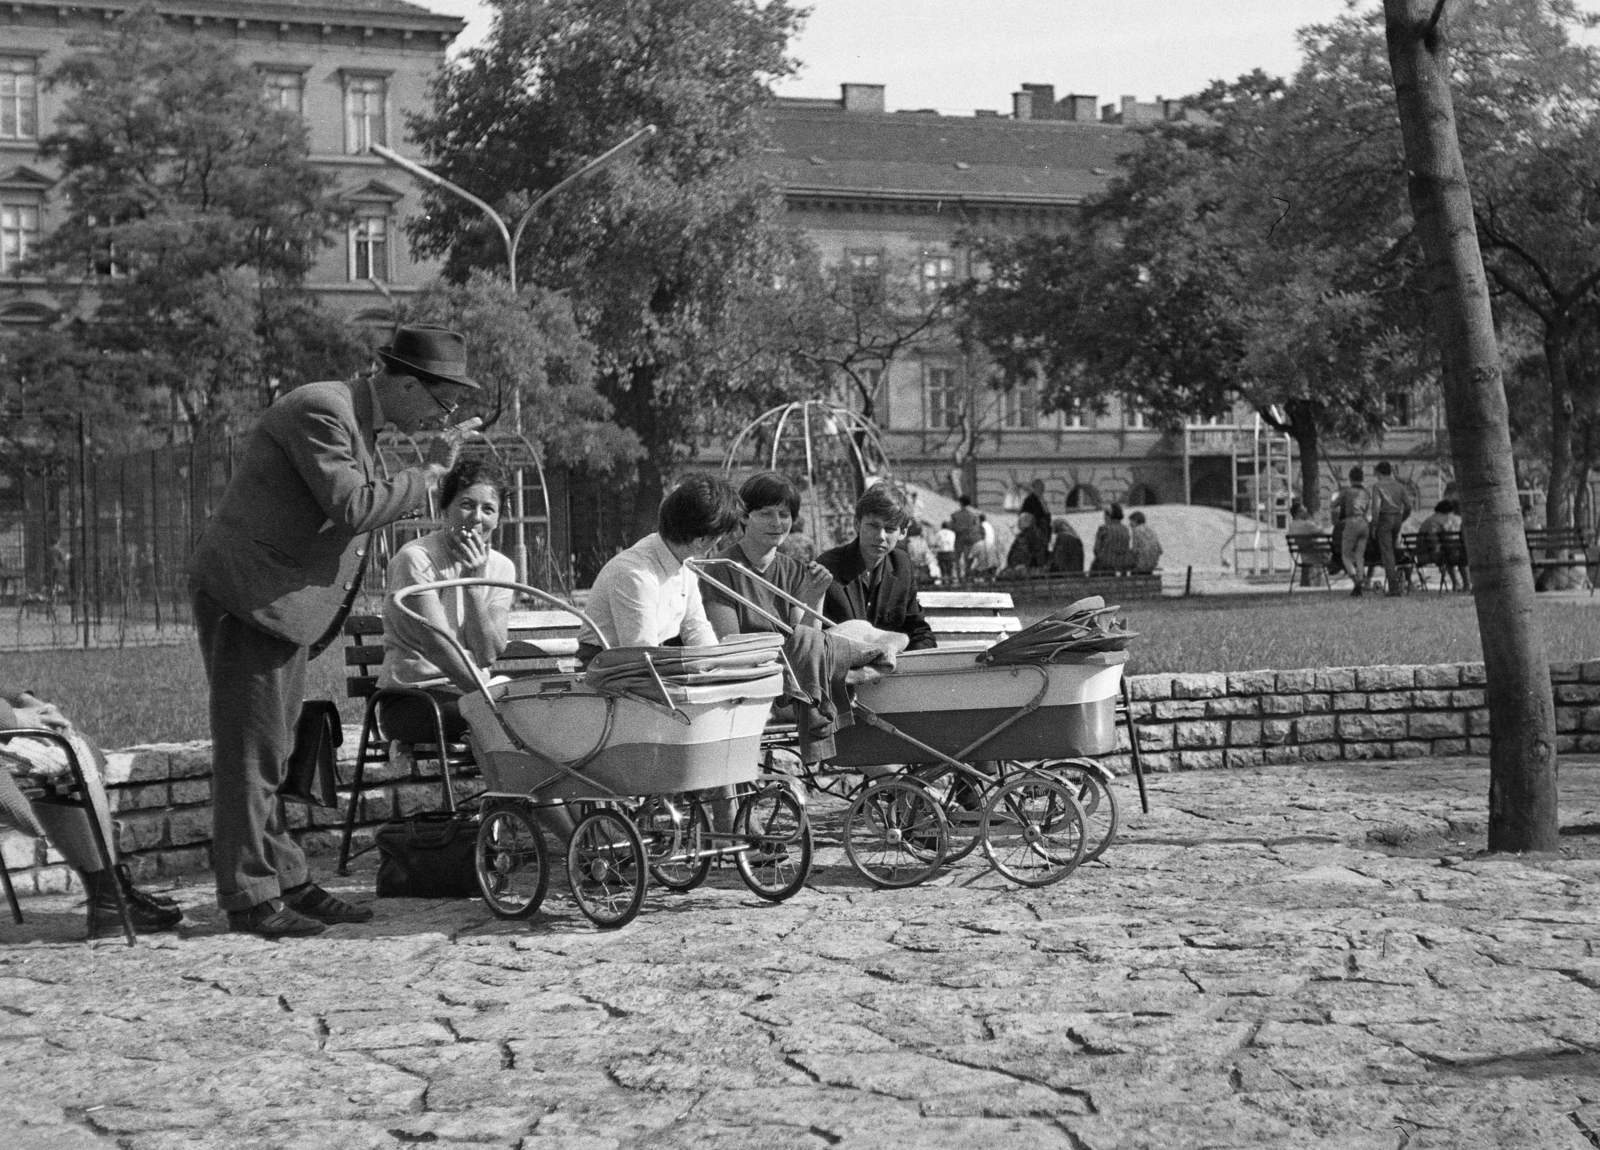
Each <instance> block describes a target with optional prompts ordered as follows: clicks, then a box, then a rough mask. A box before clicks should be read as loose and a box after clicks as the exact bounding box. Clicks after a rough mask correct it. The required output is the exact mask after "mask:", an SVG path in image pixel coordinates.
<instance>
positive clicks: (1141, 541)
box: [1128, 511, 1161, 575]
mask: <svg viewBox="0 0 1600 1150" xmlns="http://www.w3.org/2000/svg"><path fill="white" fill-rule="evenodd" d="M1128 534H1129V535H1131V536H1132V537H1133V543H1132V546H1133V569H1134V571H1136V572H1138V573H1139V574H1140V575H1148V574H1150V573H1151V572H1153V571H1154V570H1155V569H1156V568H1157V567H1160V566H1161V540H1159V539H1157V538H1156V533H1155V530H1154V529H1153V528H1151V527H1150V525H1149V524H1148V523H1146V522H1145V518H1144V512H1143V511H1135V512H1134V513H1133V514H1132V515H1129V516H1128Z"/></svg>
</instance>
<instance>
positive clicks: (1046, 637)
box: [978, 595, 1138, 666]
mask: <svg viewBox="0 0 1600 1150" xmlns="http://www.w3.org/2000/svg"><path fill="white" fill-rule="evenodd" d="M1120 610H1121V608H1120V607H1115V606H1113V607H1107V606H1106V601H1105V600H1104V599H1103V598H1101V597H1100V596H1099V595H1090V596H1088V597H1087V598H1084V599H1079V600H1077V601H1076V602H1074V603H1070V604H1068V605H1067V606H1066V607H1063V608H1062V609H1061V610H1059V611H1057V612H1056V613H1055V614H1053V615H1049V616H1046V617H1045V618H1043V619H1040V620H1039V621H1038V622H1037V623H1035V624H1033V625H1032V626H1030V627H1024V628H1023V629H1022V630H1021V631H1018V632H1017V633H1016V634H1015V635H1012V636H1011V637H1010V638H1008V639H1002V640H1000V642H998V643H996V644H995V645H994V646H992V647H990V648H989V649H988V650H986V651H984V652H983V653H982V654H981V655H979V656H978V662H980V663H984V664H987V665H990V666H1005V665H1009V664H1016V663H1053V662H1058V661H1060V660H1061V659H1062V658H1065V657H1069V656H1074V655H1084V654H1090V653H1093V652H1098V651H1123V650H1126V649H1127V647H1128V644H1130V643H1131V642H1133V640H1134V639H1135V638H1137V637H1138V632H1137V631H1129V630H1128V629H1127V628H1126V627H1125V626H1123V625H1122V624H1120V623H1118V622H1117V621H1116V620H1115V619H1113V618H1111V615H1112V614H1113V613H1114V612H1116V611H1120Z"/></svg>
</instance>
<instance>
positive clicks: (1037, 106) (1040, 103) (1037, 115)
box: [1020, 84, 1056, 120]
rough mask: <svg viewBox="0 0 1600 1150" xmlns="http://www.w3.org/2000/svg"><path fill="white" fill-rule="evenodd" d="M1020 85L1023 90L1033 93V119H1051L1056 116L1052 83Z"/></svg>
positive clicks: (1054, 92) (1054, 90)
mask: <svg viewBox="0 0 1600 1150" xmlns="http://www.w3.org/2000/svg"><path fill="white" fill-rule="evenodd" d="M1020 86H1021V88H1022V90H1023V91H1024V92H1031V93H1032V94H1033V117H1032V118H1033V119H1035V120H1053V119H1055V118H1056V86H1055V85H1054V84H1023V85H1020Z"/></svg>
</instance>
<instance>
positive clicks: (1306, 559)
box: [1285, 532, 1333, 565]
mask: <svg viewBox="0 0 1600 1150" xmlns="http://www.w3.org/2000/svg"><path fill="white" fill-rule="evenodd" d="M1285 538H1286V539H1287V540H1288V544H1289V554H1290V555H1291V556H1293V557H1294V558H1295V560H1296V561H1298V562H1301V563H1322V564H1324V565H1326V564H1327V562H1328V560H1330V559H1332V558H1333V535H1332V533H1322V532H1318V533H1317V534H1314V535H1313V534H1311V533H1310V532H1305V533H1302V534H1299V535H1289V536H1285Z"/></svg>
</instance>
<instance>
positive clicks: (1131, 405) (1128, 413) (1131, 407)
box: [1122, 396, 1150, 431]
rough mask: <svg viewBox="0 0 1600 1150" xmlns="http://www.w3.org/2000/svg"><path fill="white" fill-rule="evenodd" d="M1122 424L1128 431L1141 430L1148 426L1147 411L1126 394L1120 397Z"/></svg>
mask: <svg viewBox="0 0 1600 1150" xmlns="http://www.w3.org/2000/svg"><path fill="white" fill-rule="evenodd" d="M1122 426H1123V427H1126V428H1127V429H1128V430H1129V431H1143V430H1145V429H1146V428H1147V427H1149V426H1150V417H1149V415H1148V413H1147V412H1146V411H1145V410H1144V409H1143V408H1142V407H1139V406H1138V405H1137V404H1136V403H1135V402H1134V401H1133V400H1132V399H1131V398H1129V397H1127V396H1123V399H1122Z"/></svg>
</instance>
